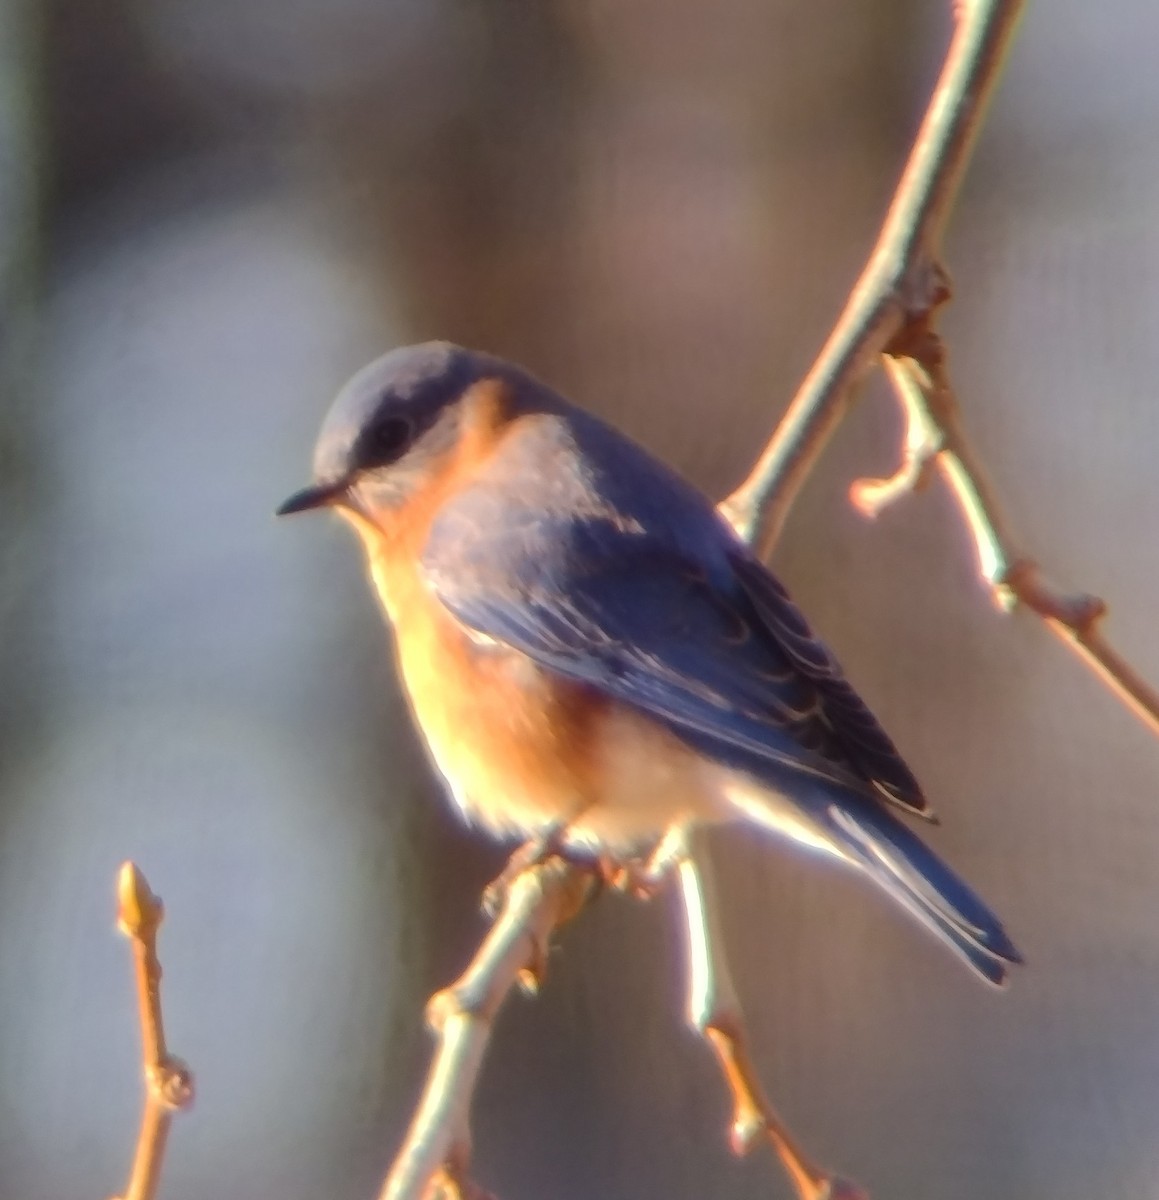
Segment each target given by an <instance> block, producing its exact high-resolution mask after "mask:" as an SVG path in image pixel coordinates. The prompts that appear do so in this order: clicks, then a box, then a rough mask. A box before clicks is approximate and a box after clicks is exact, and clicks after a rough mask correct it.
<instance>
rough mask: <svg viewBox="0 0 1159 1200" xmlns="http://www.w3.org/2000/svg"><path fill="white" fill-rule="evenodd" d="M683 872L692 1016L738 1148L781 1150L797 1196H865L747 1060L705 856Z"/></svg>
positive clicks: (689, 861)
mask: <svg viewBox="0 0 1159 1200" xmlns="http://www.w3.org/2000/svg"><path fill="white" fill-rule="evenodd" d="M678 875H679V880H680V894H681V899H682V900H683V912H684V933H685V939H686V945H687V948H688V1020H689V1022H690V1023H691V1024H692V1026H693V1027H694V1028H695V1029H696V1030H698V1031H699V1032H700V1034H701V1035H702V1036H703V1037H704V1038H705V1040H706V1041H707V1042H708V1044H709V1045H710V1046H711V1047H712V1050H713V1053H714V1054H715V1055H716V1058H717V1062H718V1063H719V1064H720V1068H721V1071H722V1073H723V1075H724V1080H725V1083H726V1085H727V1086H728V1090H729V1095H730V1096H731V1097H732V1104H733V1116H732V1124H731V1131H730V1138H729V1141H730V1144H731V1146H732V1149H733V1153H734V1154H737V1155H742V1154H746V1153H747V1152H748V1151H749V1150H751V1149H752V1148H753V1147H754V1146H755V1145H756V1144H757V1143H758V1142H759V1141H761V1140H762V1139H763V1140H765V1141H767V1142H768V1143H769V1145H770V1146H772V1148H773V1150H775V1151H776V1153H777V1156H778V1157H779V1158H780V1160H781V1163H782V1164H783V1165H784V1168H785V1170H786V1172H787V1173H788V1175H789V1178H790V1179H791V1180H792V1181H793V1186H794V1187H795V1188H796V1190H797V1195H798V1197H800V1200H868V1197H867V1195H866V1193H865V1192H863V1191H862V1190H861V1189H860V1188H859V1187H857V1186H856V1184H853V1183H850V1182H849V1181H848V1180H846V1179H841V1178H840V1177H839V1176H836V1175H834V1174H832V1173H831V1172H829V1171H827V1170H825V1169H824V1168H823V1167H821V1166H819V1165H818V1164H817V1163H815V1162H813V1161H812V1159H810V1158H809V1157H808V1155H807V1154H806V1153H805V1151H804V1149H803V1148H802V1147H801V1146H800V1144H799V1143H798V1142H797V1139H796V1138H795V1137H794V1136H793V1134H792V1132H791V1131H790V1129H789V1127H788V1126H787V1125H786V1124H785V1123H784V1121H782V1120H781V1118H780V1117H779V1116H778V1115H777V1111H776V1109H775V1108H774V1107H773V1105H772V1103H771V1101H770V1100H769V1098H768V1097H767V1096H766V1095H765V1092H764V1089H763V1088H762V1087H761V1084H760V1080H759V1078H758V1077H757V1073H756V1070H755V1069H754V1067H753V1063H752V1060H751V1059H750V1058H749V1053H748V1046H747V1044H746V1043H747V1037H746V1034H745V1026H744V1017H743V1015H742V1013H741V1007H740V1001H739V1000H738V999H737V995H736V989H735V988H734V986H733V982H732V975H731V973H730V972H729V968H728V960H727V958H726V957H725V953H724V939H723V934H722V932H721V928H720V922H719V920H718V918H717V913H718V912H719V904H718V902H717V899H716V895H715V888H714V885H713V879H712V865H711V862H710V861H709V859H708V856H707V854H706V853H704V852H701V851H700V849H699V848H698V847H694V850H693V852H692V853H691V854H689V855H688V856H687V857H686V858H684V859H683V860H682V861H681V862H680V864H679V867H678Z"/></svg>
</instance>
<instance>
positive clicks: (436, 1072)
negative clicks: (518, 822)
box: [381, 858, 592, 1200]
mask: <svg viewBox="0 0 1159 1200" xmlns="http://www.w3.org/2000/svg"><path fill="white" fill-rule="evenodd" d="M591 887H592V876H591V874H590V873H588V872H585V871H581V870H579V869H577V868H575V867H572V866H570V865H568V864H567V863H565V862H563V860H562V859H559V858H551V859H549V860H548V861H547V862H546V863H542V864H539V865H536V866H532V867H530V868H528V869H527V870H525V871H523V872H522V873H521V874H519V875H517V876H516V877H515V878H514V879H513V880H512V882H511V883H510V884H509V886H508V887H507V888H506V890H505V893H504V895H503V904H502V908H501V910H500V913H499V916H498V917H497V918H496V920H495V923H494V925H492V927H491V929H490V931H489V933H488V934H487V937H486V939H485V940H484V942H483V944H482V946H480V948H479V951H478V953H477V954H476V955H475V958H474V959H473V961H472V962H471V965H470V966H469V967H468V968H467V970H466V971H464V972H463V974H462V975H461V976H460V977H459V979H458V980H456V981H455V983H453V984H452V985H451V986H450V987H449V988H446V989H445V990H443V991H441V992H436V993H435V995H434V996H433V997H432V998H431V1001H430V1004H429V1005H428V1006H427V1022H428V1024H429V1025H430V1027H431V1029H432V1030H433V1032H434V1033H435V1036H436V1037H437V1038H438V1047H437V1049H436V1051H435V1056H434V1061H433V1062H432V1064H431V1068H430V1070H429V1072H428V1074H427V1084H426V1088H425V1089H424V1091H423V1096H422V1099H421V1100H420V1101H419V1106H418V1108H417V1110H416V1111H415V1115H414V1118H413V1119H412V1121H411V1125H410V1129H409V1130H408V1131H407V1135H406V1139H405V1141H404V1142H403V1145H402V1149H401V1150H400V1151H399V1152H398V1155H397V1157H396V1158H395V1161H394V1164H393V1166H392V1167H391V1169H390V1174H389V1175H388V1176H387V1178H386V1183H385V1184H384V1185H383V1188H382V1192H381V1200H424V1198H426V1200H436V1198H437V1200H460V1198H461V1200H482V1198H483V1197H485V1196H486V1195H487V1193H486V1192H483V1191H482V1190H481V1189H480V1188H479V1187H478V1186H477V1185H476V1184H474V1183H472V1182H471V1179H470V1176H469V1174H468V1167H469V1162H470V1156H471V1130H470V1120H469V1118H470V1104H471V1097H472V1096H473V1095H474V1091H475V1080H476V1079H477V1078H478V1075H479V1069H480V1067H481V1066H482V1063H483V1055H484V1053H485V1051H486V1049H487V1044H488V1042H489V1041H490V1040H491V1028H492V1025H493V1022H494V1019H495V1015H496V1014H497V1013H498V1011H499V1008H500V1006H501V1005H502V1003H503V1001H504V1000H505V999H506V998H507V995H508V993H509V992H510V991H511V988H512V987H513V986H514V985H515V984H516V983H519V984H521V985H522V986H523V987H524V988H525V989H526V990H528V991H535V990H536V988H537V987H538V985H539V982H540V980H541V979H542V978H543V974H544V969H545V965H546V958H547V943H548V939H549V938H550V937H551V934H552V931H553V930H555V929H556V928H558V927H559V926H560V925H562V924H563V923H564V922H565V921H567V920H569V919H570V918H571V917H572V916H574V915H575V914H576V913H577V912H578V911H579V909H580V908H581V907H582V906H583V904H584V903H585V901H586V899H587V896H588V893H589V891H590V889H591Z"/></svg>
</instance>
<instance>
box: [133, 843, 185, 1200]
mask: <svg viewBox="0 0 1159 1200" xmlns="http://www.w3.org/2000/svg"><path fill="white" fill-rule="evenodd" d="M164 917H165V907H164V905H163V904H162V903H161V900H160V897H158V896H156V895H154V894H153V892H152V891H151V890H150V888H149V884H148V883H147V882H146V880H145V876H144V875H142V874H141V872H140V870H138V868H137V866H136V865H135V864H134V863H131V862H127V863H124V864H123V865H122V866H121V869H120V871H119V872H118V874H117V927H118V928H119V929H120V931H121V932H122V933H123V934H124V935H125V936H126V937H127V938H129V939H130V940H131V941H132V943H133V962H134V965H135V967H136V972H135V974H136V981H137V1005H138V1009H139V1011H140V1018H141V1059H142V1065H143V1073H144V1077H145V1110H144V1112H143V1114H142V1116H141V1130H140V1133H139V1134H138V1136H137V1152H136V1154H135V1156H134V1158H133V1169H132V1172H131V1174H130V1176H129V1186H128V1187H127V1188H126V1190H125V1192H124V1195H123V1196H122V1197H120V1200H154V1197H155V1196H156V1195H157V1184H158V1181H159V1180H160V1178H161V1164H162V1162H163V1160H164V1157H165V1143H166V1141H167V1139H168V1137H169V1125H170V1123H171V1122H172V1120H173V1114H174V1113H175V1112H176V1111H177V1110H179V1109H183V1108H189V1106H190V1105H191V1104H192V1103H193V1075H192V1073H191V1072H190V1070H189V1068H188V1067H187V1066H186V1065H185V1063H183V1062H182V1061H181V1059H179V1058H176V1057H175V1056H174V1055H172V1054H170V1053H169V1051H168V1049H167V1047H166V1045H165V1027H164V1024H163V1022H162V1019H161V963H160V961H159V959H158V958H157V931H158V930H159V929H160V927H161V922H162V921H163V920H164Z"/></svg>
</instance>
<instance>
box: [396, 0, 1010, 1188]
mask: <svg viewBox="0 0 1159 1200" xmlns="http://www.w3.org/2000/svg"><path fill="white" fill-rule="evenodd" d="M1021 9H1022V3H1021V0H959V2H958V3H957V4H956V5H955V8H954V12H955V30H954V34H953V37H952V39H951V42H950V46H949V49H948V51H947V56H946V60H945V63H944V65H943V68H942V72H941V75H940V77H939V79H938V82H937V84H936V86H935V89H934V92H933V94H932V96H931V100H930V104H929V107H928V109H927V111H926V114H925V118H924V120H923V122H922V125H921V128H920V130H919V132H918V135H917V138H916V140H915V143H914V146H913V150H912V152H911V154H910V157H909V160H908V162H907V165H906V167H905V170H904V172H903V175H902V179H901V181H900V183H899V185H898V188H897V191H896V193H895V195H894V198H893V201H892V204H891V206H890V209H889V213H888V215H887V217H886V220H885V223H884V225H883V227H882V230H881V233H880V236H879V238H878V241H877V243H876V245H875V247H874V249H873V252H872V254H871V255H870V258H869V261H868V263H867V265H866V267H865V269H864V271H863V273H862V275H861V277H860V279H859V280H858V282H857V284H856V286H855V288H854V289H853V292H852V293H851V295H850V298H849V301H848V303H847V304H846V307H845V309H844V311H843V312H842V314H841V317H840V318H839V320H838V322H837V325H836V326H835V328H834V330H833V332H832V334H831V335H830V337H829V339H828V341H827V342H826V344H825V346H824V347H823V349H822V351H821V354H820V356H819V357H818V359H817V361H816V363H815V364H814V366H813V368H812V369H811V370H810V372H809V374H808V375H807V376H806V378H805V380H804V382H803V383H802V385H801V387H800V389H799V391H798V393H797V395H796V396H795V397H794V399H793V402H792V404H791V405H790V407H789V409H788V411H787V413H786V415H785V418H784V419H783V420H782V422H781V423H780V425H779V426H778V428H777V430H776V431H775V433H774V435H773V437H772V439H771V441H770V442H769V444H768V446H767V447H766V449H765V451H764V453H763V454H762V455H761V458H760V460H759V461H758V463H757V464H756V466H755V467H754V469H753V471H752V472H751V474H750V475H749V477H748V478H747V479H746V480H745V482H744V483H743V484H742V485H741V486H740V487H739V488H737V490H736V491H735V492H733V493H732V495H730V496H729V497H728V498H727V499H726V500H724V501H723V502H722V503H721V505H720V509H721V512H722V513H723V514H724V515H725V517H726V518H727V519H728V520H729V521H731V523H732V524H733V526H734V527H735V528H736V529H737V531H738V532H739V534H740V535H741V536H742V537H743V538H744V539H745V540H746V541H748V542H750V543H751V544H752V545H753V546H754V547H755V548H756V549H757V551H758V552H759V553H760V554H761V555H762V556H767V555H768V553H769V552H770V551H771V549H772V546H773V544H774V543H775V541H776V538H777V536H778V534H779V532H780V530H781V527H782V525H783V524H784V521H785V517H786V515H787V513H788V511H789V509H790V507H791V505H792V503H793V500H794V498H795V497H796V495H797V492H798V490H799V489H800V487H801V484H802V483H803V482H804V480H805V478H806V477H807V475H808V474H809V472H810V471H811V470H812V468H813V466H814V465H815V463H816V461H817V459H818V458H819V457H820V454H821V452H822V450H823V449H824V447H825V444H826V442H827V441H828V438H829V436H830V434H831V433H832V432H833V430H834V429H835V428H836V426H837V425H838V424H839V423H840V421H841V419H842V417H843V416H844V414H845V411H846V408H847V406H848V403H849V399H850V396H851V393H852V389H853V387H854V385H855V384H856V383H857V382H858V381H859V380H860V379H861V378H862V377H863V376H864V374H865V373H866V372H867V371H868V370H869V368H870V367H871V366H872V365H873V364H874V363H875V362H876V361H877V359H878V357H879V356H880V355H881V354H882V353H883V352H885V351H886V350H887V349H892V350H894V351H896V352H898V353H901V352H903V347H904V345H905V344H906V341H907V339H908V338H910V337H912V336H913V334H914V331H915V330H925V329H927V328H928V319H929V316H930V314H931V313H932V312H933V311H934V310H935V309H936V308H937V307H938V305H940V304H941V303H943V302H944V301H945V300H946V299H947V298H948V295H949V288H948V281H947V279H946V276H945V273H944V271H943V270H942V267H941V263H940V258H939V249H940V239H941V234H942V231H943V229H944V226H945V223H946V221H947V219H948V216H949V213H950V209H951V206H952V203H953V199H954V196H955V193H956V190H957V187H958V184H959V182H960V180H961V177H962V174H963V172H964V171H965V168H966V165H967V163H968V161H969V157H970V152H971V150H972V148H973V143H974V139H975V137H976V135H977V132H978V129H979V127H980V125H981V121H982V117H983V110H984V108H985V104H986V101H987V100H988V99H989V96H990V95H991V93H992V91H993V89H994V85H995V82H996V80H997V77H998V74H999V70H1000V67H1001V64H1002V60H1003V57H1004V54H1005V51H1006V49H1007V48H1008V46H1009V44H1010V41H1011V38H1012V35H1013V32H1014V26H1015V24H1016V21H1017V18H1018V16H1019V13H1020V12H1021ZM919 434H921V436H922V437H924V436H925V431H922V430H920V429H917V428H916V427H915V437H917V436H918V435H919ZM939 449H940V446H939ZM931 458H932V456H931V455H929V454H927V452H926V448H925V443H924V441H923V442H922V443H921V444H916V443H915V444H914V445H913V446H912V447H911V450H910V452H909V459H910V461H911V464H912V472H911V474H910V475H908V476H907V477H906V479H905V480H903V481H902V483H899V484H897V485H896V486H895V489H894V490H897V489H898V488H900V487H901V486H902V484H904V485H906V486H911V485H912V484H916V483H917V482H918V481H919V479H920V478H921V477H922V476H923V475H924V473H926V472H927V470H928V461H927V460H928V459H931ZM940 463H941V458H940V457H939V465H940ZM979 479H980V476H979ZM979 486H980V485H979ZM879 491H880V489H879ZM1011 578H1012V577H1011ZM1011 578H1007V579H1006V580H1005V584H1004V585H1005V586H1008V587H1009V586H1010V585H1011ZM1023 586H1027V585H1026V583H1025V580H1024V581H1023ZM673 865H674V866H675V869H676V870H677V873H678V875H679V879H680V883H681V890H682V895H683V898H684V905H685V917H686V922H685V930H686V934H687V938H688V947H689V959H688V960H689V969H690V974H689V1006H690V1008H689V1015H690V1019H691V1020H692V1022H693V1024H694V1025H695V1026H696V1028H697V1029H699V1030H700V1031H701V1032H702V1033H703V1035H704V1036H705V1038H706V1039H707V1040H708V1042H709V1044H710V1045H711V1046H712V1048H713V1050H714V1052H715V1054H716V1056H717V1059H718V1061H719V1063H720V1066H721V1069H722V1071H723V1073H724V1077H725V1080H726V1082H727V1084H728V1087H729V1091H730V1094H731V1096H732V1100H733V1106H734V1116H733V1124H732V1143H733V1146H734V1148H735V1149H736V1150H737V1152H738V1153H742V1152H744V1151H745V1150H747V1149H748V1148H749V1147H750V1146H751V1145H753V1144H754V1143H755V1142H756V1141H757V1140H760V1139H761V1138H762V1137H763V1138H765V1139H767V1140H768V1142H769V1143H770V1144H771V1145H772V1146H773V1147H774V1149H775V1150H776V1152H777V1153H778V1155H779V1156H780V1158H781V1161H782V1162H783V1163H784V1165H785V1167H786V1170H787V1171H788V1173H789V1175H790V1177H791V1178H792V1180H793V1182H794V1185H795V1187H796V1189H797V1193H798V1196H799V1197H800V1198H801V1200H865V1193H864V1192H863V1191H861V1190H860V1189H859V1188H857V1187H856V1186H855V1185H854V1184H851V1183H848V1182H847V1181H845V1180H842V1179H840V1178H839V1177H837V1176H834V1175H831V1174H830V1173H828V1172H827V1171H825V1170H823V1169H822V1168H820V1167H819V1166H817V1165H816V1164H815V1163H813V1162H812V1161H811V1160H810V1159H809V1158H808V1157H807V1156H806V1155H805V1154H804V1152H803V1151H802V1149H801V1148H800V1146H798V1145H797V1143H796V1141H795V1139H794V1138H793V1137H792V1135H791V1134H790V1132H789V1130H788V1128H787V1127H786V1126H785V1125H784V1123H783V1122H782V1121H781V1120H780V1119H779V1117H778V1116H777V1114H776V1112H775V1110H774V1109H773V1107H772V1105H771V1104H770V1102H769V1100H768V1098H767V1097H766V1096H765V1094H764V1091H763V1090H762V1088H761V1086H760V1084H759V1082H758V1080H757V1077H756V1074H755V1071H754V1070H753V1067H752V1063H751V1061H750V1059H749V1057H748V1052H747V1049H746V1047H745V1040H744V1031H743V1026H742V1022H741V1016H740V1009H739V1006H738V1005H737V1003H736V997H735V994H734V991H733V987H732V983H731V979H730V977H729V974H728V969H727V964H726V962H725V958H724V954H723V949H722V945H721V941H720V937H719V932H718V929H717V922H716V918H715V916H714V910H715V905H714V901H713V898H712V895H711V892H710V890H709V888H708V885H707V884H706V882H705V876H704V872H703V867H702V866H701V867H698V866H697V863H696V861H694V860H693V859H692V858H690V857H688V856H683V857H681V858H679V859H677V860H676V861H675V863H674V864H673ZM629 874H630V873H629ZM508 878H509V877H508V876H507V875H506V874H505V876H504V883H505V888H504V889H503V900H504V904H503V908H502V911H501V912H500V915H499V917H498V920H497V921H496V924H495V926H494V927H493V928H492V930H491V932H490V934H489V935H488V937H487V939H486V941H485V942H484V944H483V946H482V947H481V949H480V950H479V953H478V954H477V955H476V957H475V960H474V962H473V963H472V964H471V966H470V967H469V968H468V970H467V972H466V973H465V974H464V975H463V977H462V978H461V979H460V980H459V981H458V983H456V984H455V985H453V986H452V987H451V988H449V989H448V990H447V991H445V992H440V993H438V994H437V995H436V996H435V997H434V999H433V1000H432V1002H431V1006H430V1010H429V1016H430V1020H431V1024H432V1025H433V1026H434V1028H435V1029H436V1032H437V1034H438V1037H439V1046H438V1049H437V1051H436V1054H435V1059H434V1062H433V1064H432V1067H431V1069H430V1072H429V1074H428V1078H427V1084H426V1089H425V1091H424V1094H423V1097H422V1100H421V1102H420V1104H419V1108H418V1110H417V1112H416V1114H415V1117H414V1119H413V1121H412V1123H411V1127H410V1130H409V1132H408V1134H407V1138H406V1141H405V1143H404V1145H403V1148H402V1150H401V1151H400V1153H399V1156H398V1158H397V1159H396V1161H395V1164H394V1166H393V1167H392V1168H391V1172H390V1175H389V1176H388V1178H387V1181H386V1184H385V1186H384V1188H383V1191H382V1198H381V1200H442V1198H445V1200H459V1198H466V1200H479V1198H480V1197H482V1196H483V1195H484V1193H482V1192H481V1191H480V1190H479V1189H478V1188H477V1187H476V1185H474V1184H473V1183H471V1182H470V1180H469V1177H468V1174H467V1165H468V1159H469V1154H470V1128H469V1109H470V1102H471V1097H472V1095H473V1092H474V1087H475V1082H476V1079H477V1077H478V1073H479V1069H480V1067H481V1064H482V1059H483V1054H484V1051H485V1049H486V1046H487V1043H488V1040H489V1037H490V1031H491V1022H492V1020H493V1017H494V1015H495V1012H496V1011H497V1010H498V1008H499V1006H500V1005H501V1004H502V1002H503V1000H504V998H505V997H506V996H507V994H508V993H509V992H510V990H511V987H512V985H513V984H514V983H515V982H516V981H517V979H519V978H520V977H521V976H522V977H523V978H525V979H528V980H534V979H535V978H536V977H537V975H538V972H539V970H540V969H541V967H542V960H543V954H544V948H545V946H546V944H547V940H548V938H549V937H550V934H551V932H552V930H553V929H554V928H555V927H556V926H557V925H558V924H559V923H560V922H561V921H563V920H566V919H567V918H568V917H570V916H571V915H573V914H574V912H576V911H577V910H578V908H579V907H581V906H582V905H583V903H584V900H585V898H586V896H587V894H588V892H589V889H590V886H591V878H590V876H588V875H585V874H584V873H583V872H580V871H578V870H577V869H576V868H573V867H569V866H567V865H565V864H563V863H562V862H560V860H559V859H557V858H552V859H549V860H548V861H547V862H546V863H536V864H535V865H532V866H530V867H529V868H528V869H527V870H525V871H524V872H523V873H522V874H517V875H515V877H514V879H513V881H512V882H510V883H507V882H506V881H507V879H508Z"/></svg>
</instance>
